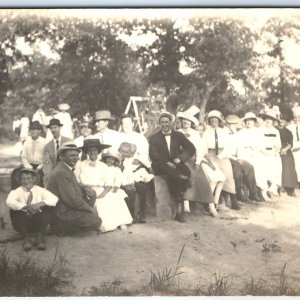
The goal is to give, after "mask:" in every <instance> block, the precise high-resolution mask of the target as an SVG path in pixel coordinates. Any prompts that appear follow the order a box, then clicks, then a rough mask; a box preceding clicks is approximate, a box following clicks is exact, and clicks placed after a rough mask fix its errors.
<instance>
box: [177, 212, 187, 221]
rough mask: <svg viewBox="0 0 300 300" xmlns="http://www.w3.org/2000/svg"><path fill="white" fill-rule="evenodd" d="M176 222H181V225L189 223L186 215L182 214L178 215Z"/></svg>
mask: <svg viewBox="0 0 300 300" xmlns="http://www.w3.org/2000/svg"><path fill="white" fill-rule="evenodd" d="M175 220H176V221H178V222H180V223H187V220H186V218H185V216H184V213H181V214H179V213H177V214H176V216H175Z"/></svg>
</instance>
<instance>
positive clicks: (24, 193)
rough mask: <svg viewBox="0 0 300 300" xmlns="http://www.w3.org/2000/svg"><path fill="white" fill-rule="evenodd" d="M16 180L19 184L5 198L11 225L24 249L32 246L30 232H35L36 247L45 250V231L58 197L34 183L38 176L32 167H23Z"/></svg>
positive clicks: (27, 249)
mask: <svg viewBox="0 0 300 300" xmlns="http://www.w3.org/2000/svg"><path fill="white" fill-rule="evenodd" d="M18 180H19V181H20V184H21V186H20V187H18V188H17V189H15V190H12V191H11V192H10V193H9V194H8V197H7V199H6V204H7V206H8V207H9V209H10V218H11V223H12V226H13V228H14V229H15V230H16V231H18V232H19V233H20V234H21V235H22V237H23V239H24V243H23V249H24V250H25V251H29V250H30V249H32V247H33V242H32V240H31V238H30V234H31V233H36V240H35V245H36V247H37V249H38V250H45V249H46V242H45V233H46V229H47V226H48V224H50V221H51V217H52V210H53V207H54V206H55V205H56V203H57V200H58V198H57V197H56V196H55V195H53V194H52V193H50V192H49V191H47V190H46V189H44V188H42V187H39V186H37V185H36V183H37V182H38V180H39V176H38V174H37V173H36V171H34V170H33V169H27V168H23V169H22V170H21V172H20V175H19V177H18Z"/></svg>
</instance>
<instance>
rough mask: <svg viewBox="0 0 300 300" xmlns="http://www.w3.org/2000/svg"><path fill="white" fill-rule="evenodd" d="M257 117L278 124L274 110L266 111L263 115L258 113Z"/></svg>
mask: <svg viewBox="0 0 300 300" xmlns="http://www.w3.org/2000/svg"><path fill="white" fill-rule="evenodd" d="M259 116H260V117H261V118H262V119H271V120H273V121H278V122H279V119H278V118H277V115H276V112H275V111H274V110H271V109H270V110H268V111H265V112H263V113H260V114H259Z"/></svg>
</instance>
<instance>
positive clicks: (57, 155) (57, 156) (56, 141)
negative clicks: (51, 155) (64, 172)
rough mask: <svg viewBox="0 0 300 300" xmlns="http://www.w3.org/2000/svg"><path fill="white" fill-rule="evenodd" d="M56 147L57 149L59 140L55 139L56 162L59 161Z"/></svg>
mask: <svg viewBox="0 0 300 300" xmlns="http://www.w3.org/2000/svg"><path fill="white" fill-rule="evenodd" d="M58 149H59V140H56V162H59V161H60V157H59V156H58V154H57V151H58Z"/></svg>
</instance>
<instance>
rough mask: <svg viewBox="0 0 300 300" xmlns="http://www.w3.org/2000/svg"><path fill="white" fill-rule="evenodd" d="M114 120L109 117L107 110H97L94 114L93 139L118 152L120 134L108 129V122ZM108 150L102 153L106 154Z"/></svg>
mask: <svg viewBox="0 0 300 300" xmlns="http://www.w3.org/2000/svg"><path fill="white" fill-rule="evenodd" d="M113 120H114V118H113V117H112V116H111V113H110V111H108V110H99V111H96V113H95V119H94V121H95V125H96V131H97V133H95V134H94V135H93V138H95V139H99V141H100V143H101V144H107V145H111V148H112V149H114V150H118V148H119V145H120V143H121V134H120V133H119V132H117V131H115V130H112V129H110V128H108V124H109V122H110V121H113ZM107 151H108V150H104V151H103V152H102V153H107Z"/></svg>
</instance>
